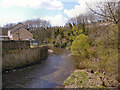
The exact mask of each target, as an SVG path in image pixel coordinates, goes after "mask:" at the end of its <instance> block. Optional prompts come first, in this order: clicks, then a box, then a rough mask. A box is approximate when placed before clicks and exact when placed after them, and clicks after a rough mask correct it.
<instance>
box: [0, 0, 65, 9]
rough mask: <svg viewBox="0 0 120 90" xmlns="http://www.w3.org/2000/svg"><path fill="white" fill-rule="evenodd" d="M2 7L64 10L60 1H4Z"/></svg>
mask: <svg viewBox="0 0 120 90" xmlns="http://www.w3.org/2000/svg"><path fill="white" fill-rule="evenodd" d="M0 5H1V6H4V7H10V6H21V7H31V8H46V9H58V10H62V9H63V4H62V2H61V1H59V0H3V1H2V2H1V3H0Z"/></svg>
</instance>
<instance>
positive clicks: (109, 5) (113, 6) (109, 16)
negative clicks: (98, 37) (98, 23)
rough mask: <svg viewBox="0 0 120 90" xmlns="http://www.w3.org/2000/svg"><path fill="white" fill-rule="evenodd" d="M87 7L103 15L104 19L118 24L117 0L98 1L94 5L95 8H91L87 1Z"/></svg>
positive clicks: (119, 18) (119, 19)
mask: <svg viewBox="0 0 120 90" xmlns="http://www.w3.org/2000/svg"><path fill="white" fill-rule="evenodd" d="M86 5H87V6H88V8H89V9H90V10H91V11H92V12H93V13H95V14H97V15H99V16H101V17H103V18H104V19H105V20H107V21H109V22H112V23H114V24H118V22H119V21H120V17H119V16H118V2H110V1H108V0H107V1H106V2H99V3H98V4H96V5H95V7H96V10H95V9H93V8H91V7H90V5H88V3H86Z"/></svg>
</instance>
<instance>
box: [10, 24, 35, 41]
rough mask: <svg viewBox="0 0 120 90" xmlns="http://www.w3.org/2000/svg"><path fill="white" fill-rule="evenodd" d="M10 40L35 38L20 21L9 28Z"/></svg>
mask: <svg viewBox="0 0 120 90" xmlns="http://www.w3.org/2000/svg"><path fill="white" fill-rule="evenodd" d="M8 36H9V38H10V40H28V39H33V34H32V33H31V32H29V31H28V29H27V28H26V26H25V25H23V24H22V23H18V24H17V25H15V26H14V27H12V28H11V29H10V30H8Z"/></svg>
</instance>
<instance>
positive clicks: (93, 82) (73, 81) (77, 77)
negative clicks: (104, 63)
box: [63, 70, 112, 88]
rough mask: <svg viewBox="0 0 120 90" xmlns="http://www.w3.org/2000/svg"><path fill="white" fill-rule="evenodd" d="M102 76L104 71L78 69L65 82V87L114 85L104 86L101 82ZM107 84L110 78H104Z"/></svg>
mask: <svg viewBox="0 0 120 90" xmlns="http://www.w3.org/2000/svg"><path fill="white" fill-rule="evenodd" d="M100 76H102V73H98V72H95V73H90V72H87V70H76V71H74V73H73V74H71V75H70V76H69V77H68V79H67V80H66V81H65V82H64V83H63V85H65V88H106V87H112V86H103V85H102V83H101V79H100ZM104 83H105V85H107V84H108V83H110V82H109V80H108V79H107V77H106V79H105V80H104Z"/></svg>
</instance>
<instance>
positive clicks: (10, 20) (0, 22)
mask: <svg viewBox="0 0 120 90" xmlns="http://www.w3.org/2000/svg"><path fill="white" fill-rule="evenodd" d="M21 20H22V18H19V19H18V18H15V17H12V16H2V17H0V25H1V26H4V25H6V24H9V23H18V22H20V21H21Z"/></svg>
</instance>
